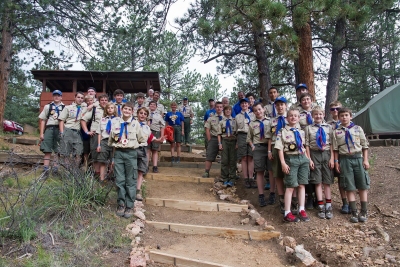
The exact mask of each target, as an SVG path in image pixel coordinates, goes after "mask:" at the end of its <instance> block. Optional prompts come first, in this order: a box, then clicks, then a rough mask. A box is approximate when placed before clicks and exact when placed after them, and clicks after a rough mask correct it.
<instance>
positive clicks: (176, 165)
mask: <svg viewBox="0 0 400 267" xmlns="http://www.w3.org/2000/svg"><path fill="white" fill-rule="evenodd" d="M149 165H150V166H153V165H152V163H151V162H150V164H149ZM157 166H158V167H174V168H194V169H204V163H196V162H182V161H181V162H180V163H172V162H158V164H157ZM211 169H214V170H218V169H221V164H219V163H217V162H214V163H213V164H212V165H211Z"/></svg>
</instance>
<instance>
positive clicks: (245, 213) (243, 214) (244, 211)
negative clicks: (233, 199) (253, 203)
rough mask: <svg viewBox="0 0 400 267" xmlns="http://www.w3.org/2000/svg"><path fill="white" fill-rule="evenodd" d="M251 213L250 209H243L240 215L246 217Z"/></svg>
mask: <svg viewBox="0 0 400 267" xmlns="http://www.w3.org/2000/svg"><path fill="white" fill-rule="evenodd" d="M248 214H249V211H248V210H245V209H242V211H241V212H240V216H242V217H244V216H247V215H248Z"/></svg>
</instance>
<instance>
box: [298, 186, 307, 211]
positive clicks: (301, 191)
mask: <svg viewBox="0 0 400 267" xmlns="http://www.w3.org/2000/svg"><path fill="white" fill-rule="evenodd" d="M297 199H298V200H299V206H300V207H304V204H305V202H306V189H305V186H304V185H302V184H301V185H299V187H298V189H297Z"/></svg>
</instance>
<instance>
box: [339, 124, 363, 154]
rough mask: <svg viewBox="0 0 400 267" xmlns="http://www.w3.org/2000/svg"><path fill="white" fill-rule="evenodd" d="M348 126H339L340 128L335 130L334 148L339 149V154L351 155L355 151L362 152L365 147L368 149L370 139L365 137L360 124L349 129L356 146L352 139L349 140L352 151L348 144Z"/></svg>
mask: <svg viewBox="0 0 400 267" xmlns="http://www.w3.org/2000/svg"><path fill="white" fill-rule="evenodd" d="M346 130H347V128H346V127H343V126H339V128H338V129H336V130H334V131H333V140H332V144H333V150H338V151H339V155H351V154H354V153H361V152H362V150H363V149H368V140H367V138H365V134H364V130H363V129H362V128H361V127H360V126H358V125H355V126H353V127H352V128H351V129H350V130H349V131H350V134H351V135H352V137H353V141H354V146H353V143H352V142H351V140H348V143H349V147H350V152H349V150H348V148H347V145H346V138H345V135H346Z"/></svg>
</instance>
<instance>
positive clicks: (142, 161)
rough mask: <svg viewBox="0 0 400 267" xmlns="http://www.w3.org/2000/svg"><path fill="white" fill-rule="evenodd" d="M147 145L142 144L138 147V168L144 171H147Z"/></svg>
mask: <svg viewBox="0 0 400 267" xmlns="http://www.w3.org/2000/svg"><path fill="white" fill-rule="evenodd" d="M146 150H147V146H140V147H138V148H137V149H136V151H137V168H138V171H141V172H143V173H146V172H147V153H146Z"/></svg>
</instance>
